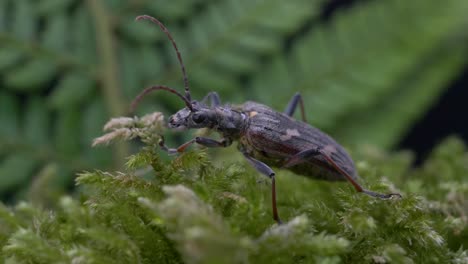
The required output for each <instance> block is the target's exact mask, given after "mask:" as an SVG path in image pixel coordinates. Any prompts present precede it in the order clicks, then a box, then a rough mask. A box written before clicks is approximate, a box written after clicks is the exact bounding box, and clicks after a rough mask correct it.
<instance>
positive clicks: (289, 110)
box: [284, 93, 307, 122]
mask: <svg viewBox="0 0 468 264" xmlns="http://www.w3.org/2000/svg"><path fill="white" fill-rule="evenodd" d="M298 104H299V106H300V107H301V115H302V121H304V122H307V120H306V115H305V110H304V101H303V100H302V96H301V94H300V93H296V94H295V95H294V96H293V98H291V100H290V101H289V103H288V106H286V109H285V110H284V113H285V114H286V115H288V116H292V115H293V114H294V112H295V111H296V108H297V105H298Z"/></svg>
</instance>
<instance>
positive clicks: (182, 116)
mask: <svg viewBox="0 0 468 264" xmlns="http://www.w3.org/2000/svg"><path fill="white" fill-rule="evenodd" d="M193 106H194V107H193V108H194V109H193V111H190V109H188V108H184V109H181V110H179V111H178V112H177V113H175V114H174V115H172V116H171V117H170V118H169V127H170V128H176V129H190V128H209V129H214V130H216V131H217V132H220V133H221V134H223V135H224V136H227V137H230V138H237V137H239V136H240V135H241V134H242V133H243V132H244V129H245V128H246V126H247V122H248V117H247V115H246V114H244V113H242V112H239V111H237V110H233V109H231V108H230V107H228V106H216V107H212V108H211V107H206V106H203V105H199V104H194V105H193Z"/></svg>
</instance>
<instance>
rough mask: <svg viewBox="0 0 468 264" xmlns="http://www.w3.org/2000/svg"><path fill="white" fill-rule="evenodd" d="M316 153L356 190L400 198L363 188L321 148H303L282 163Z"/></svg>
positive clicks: (303, 158) (293, 163)
mask: <svg viewBox="0 0 468 264" xmlns="http://www.w3.org/2000/svg"><path fill="white" fill-rule="evenodd" d="M318 155H321V156H322V157H323V158H325V160H326V161H327V162H328V163H329V164H330V165H331V166H333V168H335V170H337V171H338V172H339V173H340V174H341V175H343V176H344V177H345V178H346V180H348V181H349V183H351V184H352V185H353V187H354V189H356V191H358V192H362V193H365V194H367V195H369V196H372V197H378V198H382V199H388V198H391V197H392V196H398V197H400V198H401V195H400V194H399V193H389V194H383V193H377V192H373V191H370V190H367V189H364V188H363V187H362V186H361V185H360V184H359V183H358V182H357V181H356V180H355V179H354V178H353V177H352V176H351V175H349V173H347V172H346V171H344V170H343V169H342V168H341V167H340V166H338V164H336V162H335V161H334V160H333V159H332V158H331V157H330V156H329V155H328V154H327V153H325V152H324V151H323V150H322V149H321V148H315V149H308V150H304V151H301V152H299V153H297V154H296V155H294V156H292V157H291V158H289V159H288V160H287V161H286V164H285V165H284V167H291V166H294V165H296V164H298V163H301V162H305V161H307V159H308V158H310V157H314V156H318Z"/></svg>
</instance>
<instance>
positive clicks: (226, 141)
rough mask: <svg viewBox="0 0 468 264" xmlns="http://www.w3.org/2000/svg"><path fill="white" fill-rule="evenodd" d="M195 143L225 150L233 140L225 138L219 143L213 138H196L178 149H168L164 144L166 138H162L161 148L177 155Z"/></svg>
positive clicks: (160, 141)
mask: <svg viewBox="0 0 468 264" xmlns="http://www.w3.org/2000/svg"><path fill="white" fill-rule="evenodd" d="M193 143H197V144H199V145H202V146H205V147H208V148H216V147H222V148H225V147H228V146H230V145H231V144H232V140H231V139H230V138H223V139H222V140H220V141H217V140H215V139H211V138H205V137H196V138H194V139H191V140H189V141H187V142H185V143H184V144H182V145H180V146H179V147H177V148H169V147H167V146H166V144H165V143H164V137H161V139H160V140H159V146H160V147H161V149H162V150H164V151H166V152H168V153H169V154H176V153H181V152H184V151H185V149H187V148H188V147H189V146H190V145H192V144H193Z"/></svg>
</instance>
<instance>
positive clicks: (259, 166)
mask: <svg viewBox="0 0 468 264" xmlns="http://www.w3.org/2000/svg"><path fill="white" fill-rule="evenodd" d="M242 154H243V155H244V157H245V158H246V159H247V161H248V162H249V163H250V165H252V166H253V167H254V168H255V169H256V170H257V171H258V172H260V173H261V174H263V175H266V176H268V177H269V178H270V179H271V205H272V208H273V219H274V220H275V221H276V222H277V223H278V225H280V224H282V223H283V222H281V219H280V217H279V215H278V208H277V207H276V182H275V172H274V171H273V170H272V169H271V168H270V167H269V166H268V165H266V164H265V163H263V162H261V161H259V160H257V159H254V158H252V157H251V156H249V155H248V154H247V153H245V152H243V151H242Z"/></svg>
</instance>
